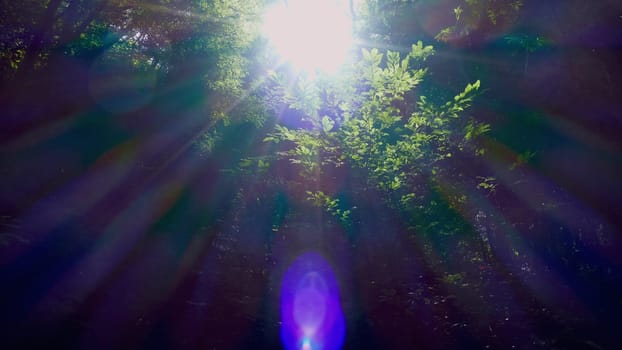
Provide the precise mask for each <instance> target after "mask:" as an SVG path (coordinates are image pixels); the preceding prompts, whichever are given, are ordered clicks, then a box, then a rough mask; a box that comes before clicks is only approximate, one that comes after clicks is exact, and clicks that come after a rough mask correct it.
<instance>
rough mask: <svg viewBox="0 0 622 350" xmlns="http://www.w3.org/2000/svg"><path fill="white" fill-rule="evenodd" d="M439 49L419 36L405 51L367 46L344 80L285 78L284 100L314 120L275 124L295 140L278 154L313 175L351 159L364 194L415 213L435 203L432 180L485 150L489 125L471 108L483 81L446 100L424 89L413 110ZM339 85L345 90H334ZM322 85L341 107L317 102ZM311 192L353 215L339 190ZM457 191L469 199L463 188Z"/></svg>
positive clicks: (275, 138)
mask: <svg viewBox="0 0 622 350" xmlns="http://www.w3.org/2000/svg"><path fill="white" fill-rule="evenodd" d="M433 53H434V50H433V48H432V47H431V46H424V45H423V44H422V43H421V42H418V43H417V44H414V45H412V47H411V51H410V52H409V53H408V54H407V55H406V56H405V57H401V55H400V53H399V52H393V51H387V52H386V55H385V54H383V53H381V52H380V51H379V50H377V49H372V50H366V49H363V50H362V55H361V57H360V60H359V61H358V62H356V63H355V64H353V66H352V67H351V68H350V71H349V75H347V76H345V77H343V78H342V79H343V80H341V81H338V82H334V83H326V82H318V83H317V84H309V82H308V81H306V80H304V79H303V80H301V81H299V82H298V84H295V85H294V86H295V87H294V88H293V89H292V90H291V91H290V92H287V91H288V90H287V87H286V86H283V85H281V89H282V90H283V91H285V93H284V94H283V95H282V96H283V101H282V102H284V103H286V104H287V105H288V106H289V107H290V108H292V109H294V110H297V111H298V112H299V113H301V114H302V116H301V118H302V119H303V120H306V121H309V123H308V124H306V125H307V126H306V127H298V128H289V127H286V126H283V125H277V126H276V127H275V130H274V132H273V133H271V134H270V135H269V136H268V137H267V138H266V139H265V141H270V142H274V143H283V142H286V143H287V144H288V145H291V146H289V148H288V149H286V150H285V151H283V152H281V153H280V155H281V156H282V157H284V158H286V159H288V160H289V161H290V162H291V163H292V164H295V165H298V166H300V168H301V174H302V175H303V176H304V177H305V178H306V181H307V182H309V183H314V182H316V181H317V180H318V179H319V178H320V176H322V174H323V172H324V169H325V168H326V167H342V166H346V165H347V166H349V167H351V168H352V169H355V170H356V171H357V172H358V173H359V174H360V175H359V177H358V179H357V181H358V182H357V185H356V186H357V187H356V189H355V191H356V192H359V194H361V195H362V194H363V193H365V192H367V191H370V190H371V191H377V190H378V191H380V192H381V193H382V194H383V195H382V197H383V200H384V202H385V203H386V204H388V205H389V206H390V207H392V208H394V209H397V210H398V211H400V212H404V213H410V215H409V217H410V218H414V217H415V216H414V215H412V214H413V212H415V211H416V212H422V211H425V210H427V211H429V210H430V208H432V207H433V206H434V205H433V203H432V202H435V200H433V199H431V198H432V197H430V192H429V188H430V184H432V187H435V186H436V185H435V184H438V183H439V181H441V179H442V178H445V177H448V176H450V174H451V173H452V172H453V171H455V169H452V167H451V159H452V157H454V155H457V154H462V155H463V156H465V155H466V156H468V155H470V156H477V155H481V154H482V152H483V150H482V149H480V148H478V147H477V145H476V142H475V140H476V139H477V138H478V136H480V135H482V134H484V133H486V132H487V131H488V130H489V126H488V125H487V124H484V123H480V122H477V121H476V120H475V119H473V118H468V117H467V116H466V115H465V113H466V111H467V109H468V108H469V107H470V105H471V104H472V101H473V98H474V97H475V96H476V95H477V94H478V91H479V89H480V82H479V81H476V82H474V83H471V84H468V85H467V86H466V87H465V88H464V90H463V91H461V92H459V93H458V94H456V95H455V97H454V98H453V99H452V100H450V101H446V102H445V103H443V104H434V103H431V102H430V101H429V100H428V99H427V98H426V96H425V95H421V94H419V97H418V99H416V108H415V109H414V110H409V108H408V106H409V105H410V104H411V103H410V101H413V100H414V99H415V97H416V95H417V92H418V91H417V86H418V85H419V84H420V82H421V81H422V79H423V78H424V76H425V74H426V72H427V69H426V68H423V64H424V62H425V61H426V59H427V58H429V57H430V56H431V55H433ZM343 86H351V87H353V88H352V89H350V90H347V89H346V88H343ZM334 91H340V92H341V95H339V96H335V94H334V93H333V92H334ZM320 92H323V94H324V95H329V96H332V97H333V99H332V100H331V99H329V100H328V102H323V103H330V104H332V105H336V106H338V109H337V110H335V109H334V108H332V109H331V108H328V107H327V106H324V105H321V104H320V105H318V101H320V100H318V99H317V98H315V97H313V96H318V95H319V94H320ZM335 99H336V101H335ZM309 101H313V102H312V103H309ZM320 102H321V101H320ZM325 110H332V113H331V114H326V115H322V117H321V118H320V117H319V116H320V111H325ZM309 194H310V197H309V198H310V199H311V200H312V201H313V202H315V203H317V205H319V206H323V207H324V208H325V209H326V210H327V211H328V212H330V213H331V214H333V215H335V216H337V217H340V218H341V219H340V220H342V221H347V219H349V217H348V216H349V214H350V212H349V211H347V210H344V209H338V207H339V203H338V202H335V199H334V198H330V197H328V196H327V195H326V194H324V192H321V191H319V192H317V191H316V192H312V193H309ZM455 197H456V198H455V200H457V201H460V200H464V198H463V195H457V196H455ZM451 201H453V199H451V200H450V202H451ZM436 202H438V200H436ZM431 203H432V205H431ZM411 224H414V223H413V222H411Z"/></svg>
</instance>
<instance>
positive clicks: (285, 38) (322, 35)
mask: <svg viewBox="0 0 622 350" xmlns="http://www.w3.org/2000/svg"><path fill="white" fill-rule="evenodd" d="M263 35H264V36H265V37H266V38H267V39H268V40H269V42H270V44H271V46H272V47H273V48H274V49H275V50H276V51H277V52H278V54H279V56H280V57H281V58H282V59H283V60H284V61H286V62H287V63H289V64H291V65H292V67H294V68H295V69H297V70H301V71H306V72H310V73H314V72H317V71H320V72H324V73H329V74H330V73H334V72H336V71H338V70H339V68H340V67H341V66H342V65H343V63H344V62H345V61H346V59H347V57H348V54H349V52H350V49H351V48H352V46H353V42H354V40H353V37H352V18H351V16H350V13H349V9H348V5H347V1H344V0H287V1H285V0H280V1H278V2H277V3H276V4H275V5H273V6H271V7H270V8H269V9H268V10H267V11H266V13H265V15H264V18H263Z"/></svg>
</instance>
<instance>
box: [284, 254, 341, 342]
mask: <svg viewBox="0 0 622 350" xmlns="http://www.w3.org/2000/svg"><path fill="white" fill-rule="evenodd" d="M281 321H282V325H281V339H282V341H283V344H284V345H285V348H286V349H288V350H320V349H322V350H333V349H340V348H341V346H342V344H343V340H344V335H345V321H344V317H343V312H342V311H341V305H340V302H339V286H338V284H337V279H336V278H335V275H334V273H333V270H332V269H331V267H330V265H329V264H328V263H327V262H326V260H324V258H322V256H321V255H319V254H317V253H314V252H310V253H305V254H303V255H301V256H300V257H298V258H297V259H296V260H295V261H294V262H293V263H292V264H291V266H290V267H289V269H288V270H287V272H286V273H285V276H284V277H283V282H282V285H281Z"/></svg>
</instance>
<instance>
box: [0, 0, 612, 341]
mask: <svg viewBox="0 0 622 350" xmlns="http://www.w3.org/2000/svg"><path fill="white" fill-rule="evenodd" d="M264 5H265V3H264V2H263V1H242V0H240V1H216V0H209V1H208V0H201V1H199V0H196V1H178V0H149V1H147V0H143V1H137V0H107V1H106V0H100V1H97V0H48V1H36V0H25V1H5V0H2V1H0V84H1V85H0V106H1V109H0V286H1V287H0V346H1V347H2V348H5V349H13V348H35V347H43V346H46V347H51V348H66V349H68V348H89V349H95V348H150V349H151V348H158V349H159V348H162V349H165V348H205V349H231V348H259V349H274V348H279V346H280V339H279V326H280V324H279V305H278V296H279V288H280V281H281V278H282V276H283V273H284V272H285V270H286V269H287V266H288V265H289V264H290V263H291V262H292V261H293V259H295V258H296V256H298V255H299V254H301V253H302V252H305V251H308V250H315V251H319V252H321V253H322V254H323V255H324V257H325V258H326V259H327V260H328V261H329V262H330V263H331V266H332V267H333V269H334V271H335V274H336V276H337V278H338V280H339V282H340V289H341V295H340V297H341V302H342V308H343V310H344V314H345V317H346V338H345V345H344V347H345V348H347V349H361V348H378V349H405V348H408V349H410V348H456V349H457V348H477V349H481V348H543V349H614V348H617V347H618V346H619V345H618V343H619V342H620V341H621V340H622V339H621V336H620V332H619V324H620V322H619V317H620V314H621V312H622V299H621V298H620V296H621V295H622V294H621V292H622V289H621V286H622V284H621V282H622V274H621V273H622V270H621V264H622V255H620V253H619V247H620V236H619V233H620V226H619V225H620V219H619V216H620V213H621V211H620V209H621V207H622V206H621V205H620V194H621V193H622V191H621V184H620V179H621V175H622V171H621V166H620V164H622V142H621V141H620V140H621V138H620V136H619V135H620V134H621V132H622V113H621V110H622V105H621V104H622V103H621V102H620V101H621V99H620V96H622V80H621V79H620V77H622V74H621V73H622V65H621V64H620V63H621V62H622V5H620V4H619V2H617V1H605V0H603V1H580V0H569V1H561V0H559V1H558V0H551V1H530V0H525V1H522V2H518V1H493V0H478V1H458V0H447V1H445V0H442V1H424V0H420V1H397V0H393V1H388V0H387V1H381V0H376V1H369V2H367V5H366V6H364V7H360V8H357V10H356V15H357V16H356V17H357V18H356V19H357V21H358V22H357V29H356V30H357V34H358V35H359V37H360V38H361V43H360V46H361V47H362V48H367V49H371V48H373V47H377V48H379V49H380V50H381V51H383V52H384V51H386V50H387V49H388V50H395V51H404V50H402V48H404V47H406V48H407V49H406V51H408V50H410V47H411V44H415V43H417V42H418V41H422V42H423V43H424V44H426V45H433V46H434V50H435V52H436V53H435V55H434V56H431V57H429V58H428V59H427V61H425V65H426V66H427V68H428V72H427V74H426V76H425V78H424V79H423V81H422V82H421V84H420V85H419V86H418V87H417V88H416V89H417V90H415V91H416V94H419V93H421V94H425V95H426V96H427V97H428V99H430V100H432V102H436V101H438V102H440V101H445V100H448V99H450V100H451V99H453V96H454V95H456V94H458V93H460V92H461V91H463V89H464V87H465V86H467V84H469V83H473V82H475V81H478V80H479V81H480V82H481V87H480V91H479V93H478V96H477V97H475V98H474V99H473V101H472V102H471V103H470V108H469V109H468V111H465V112H464V113H462V114H464V118H467V117H468V118H472V119H471V120H474V122H477V123H479V124H478V125H486V126H487V128H488V130H487V131H486V132H482V133H481V135H479V136H478V137H477V138H474V139H473V140H472V142H471V143H470V144H471V145H472V147H473V148H474V149H475V150H476V156H472V155H469V156H467V155H466V153H465V154H464V155H463V154H455V155H454V156H453V157H452V158H451V159H450V160H447V159H441V160H438V162H436V163H434V164H435V165H434V166H435V167H438V169H441V170H442V171H441V170H439V171H440V173H439V174H440V175H439V174H437V173H436V172H435V173H434V174H432V173H431V169H432V168H429V169H430V173H429V174H424V175H421V176H419V175H417V176H419V177H416V180H413V182H412V183H410V182H409V183H408V185H404V186H405V188H408V189H413V191H415V192H416V193H417V195H418V196H420V197H417V198H418V199H417V200H416V201H415V204H408V203H406V204H404V203H402V202H399V201H398V200H396V199H395V198H393V197H392V193H393V192H392V191H390V190H387V187H383V185H382V181H381V178H380V177H379V178H378V179H380V180H378V179H376V178H374V177H373V174H374V173H373V171H375V170H374V169H371V168H365V167H364V166H358V165H357V163H356V162H355V161H349V160H348V159H346V160H345V164H344V165H342V166H334V164H333V165H330V166H325V164H324V163H322V164H321V167H322V175H321V177H313V176H312V175H311V176H310V175H309V174H307V175H304V171H302V170H304V169H302V170H301V166H300V164H298V163H296V162H292V161H291V160H290V159H289V158H288V156H283V154H285V153H287V152H288V151H291V149H292V147H295V146H293V145H292V144H291V143H289V144H288V143H286V142H285V143H284V142H281V143H278V144H275V143H273V142H267V141H266V140H265V139H266V138H267V137H268V138H269V139H270V138H272V137H273V136H271V135H274V132H275V128H277V125H283V124H285V125H286V126H288V127H290V128H292V129H295V128H296V127H297V125H298V124H296V123H294V122H291V120H292V119H291V118H293V119H296V118H302V119H304V116H301V114H300V113H299V112H297V111H295V108H292V106H291V105H287V103H286V101H283V100H279V98H278V96H277V97H275V96H274V92H275V91H277V87H275V85H273V84H274V82H273V81H272V80H270V79H269V78H267V77H266V74H265V72H266V70H268V69H276V70H277V71H279V70H281V71H282V72H284V74H288V72H289V71H288V69H287V67H276V66H275V65H274V62H275V58H274V57H273V56H272V54H271V53H270V51H269V49H267V46H266V43H265V40H264V39H261V38H258V37H257V32H258V27H257V23H258V21H259V19H260V15H261V11H262V9H263V6H264ZM458 8H459V9H460V10H458V11H456V9H458ZM458 12H459V14H458ZM383 64H384V63H383ZM275 67H276V68H275ZM407 96H408V95H407ZM327 106H328V104H327V103H325V104H324V105H323V108H324V107H326V108H328V107H327ZM417 108H418V107H417V105H416V103H415V100H412V99H409V98H408V97H407V98H406V99H405V100H404V106H401V107H400V111H402V112H403V111H405V110H406V111H410V110H416V109H417ZM326 113H328V114H329V115H331V116H333V114H330V113H329V112H326ZM334 113H335V114H334V115H339V113H340V112H339V111H337V112H334ZM462 114H461V115H462ZM287 118H290V119H287ZM302 119H301V120H302ZM287 120H290V122H287ZM465 120H466V119H465ZM288 123H289V124H288ZM330 126H331V128H332V126H333V124H330ZM290 141H291V140H290ZM294 144H295V142H294ZM430 152H431V151H430ZM424 153H425V152H424ZM424 156H425V154H424ZM412 169H419V168H417V167H416V166H415V167H413V168H412ZM425 169H426V168H424V170H425ZM435 169H436V168H435ZM413 171H414V170H413ZM443 171H444V172H443ZM424 172H425V171H424ZM370 174H371V175H370ZM382 174H386V172H383V173H382ZM407 175H408V174H407ZM383 176H384V175H383ZM412 178H415V176H414V175H413V177H412ZM369 179H372V180H374V179H375V180H374V181H376V180H377V181H376V182H373V181H372V182H370V180H369ZM389 189H390V187H389ZM400 189H401V187H400ZM309 191H310V192H312V193H309ZM313 191H315V192H313ZM405 191H406V190H405ZM422 193H423V194H422ZM398 202H399V203H400V204H399V205H398V204H396V203H398Z"/></svg>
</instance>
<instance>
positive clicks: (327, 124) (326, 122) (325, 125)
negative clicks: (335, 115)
mask: <svg viewBox="0 0 622 350" xmlns="http://www.w3.org/2000/svg"><path fill="white" fill-rule="evenodd" d="M334 125H335V121H334V120H332V119H330V118H329V117H328V116H326V115H325V116H324V117H322V130H324V132H325V133H328V132H329V131H331V129H332V128H333V126H334Z"/></svg>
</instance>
